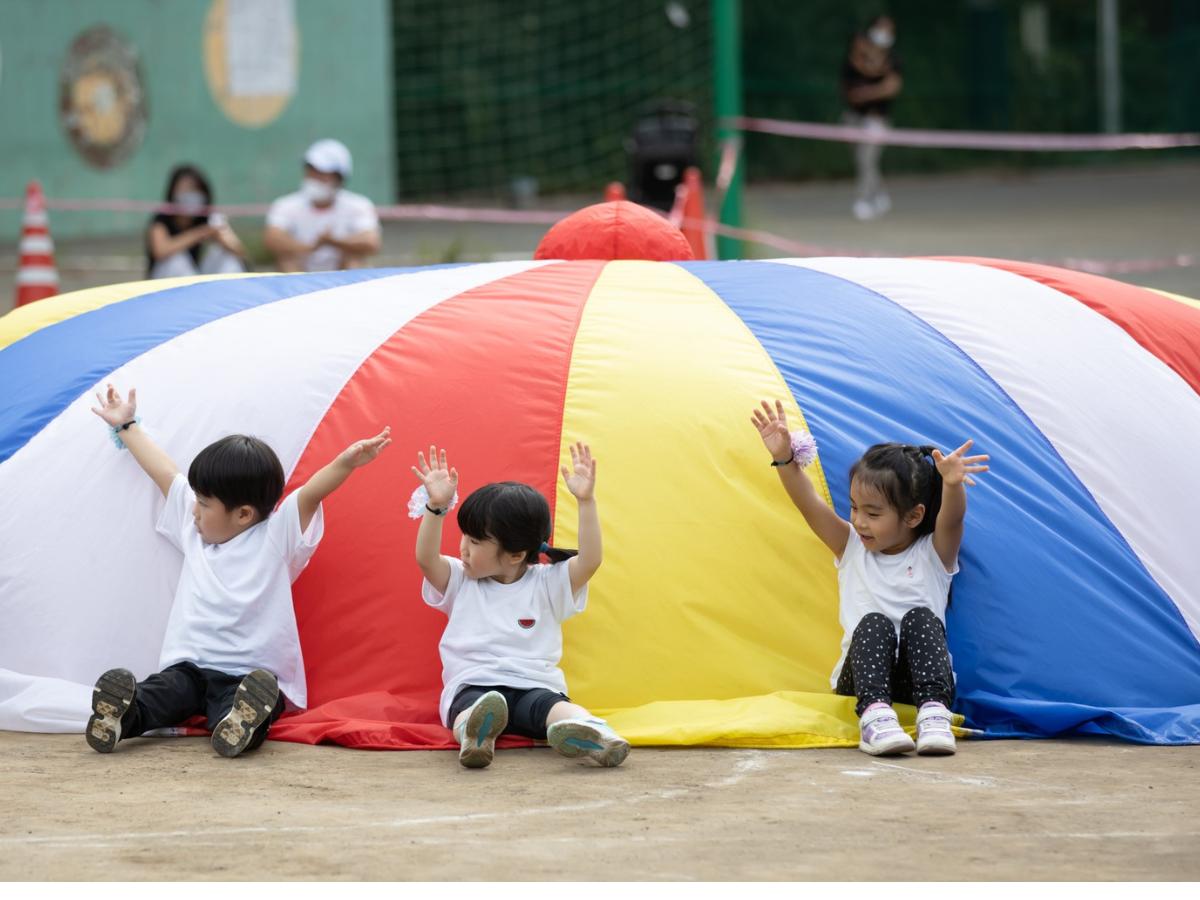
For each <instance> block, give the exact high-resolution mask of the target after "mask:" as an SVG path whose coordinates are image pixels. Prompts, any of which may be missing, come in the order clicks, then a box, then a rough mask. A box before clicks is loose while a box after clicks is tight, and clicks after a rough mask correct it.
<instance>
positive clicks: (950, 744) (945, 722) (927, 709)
mask: <svg viewBox="0 0 1200 900" xmlns="http://www.w3.org/2000/svg"><path fill="white" fill-rule="evenodd" d="M917 752H918V753H919V754H921V755H922V756H950V755H952V754H953V753H954V732H953V731H951V730H950V710H948V709H946V707H945V706H943V705H942V704H941V703H938V702H937V701H936V700H930V701H929V702H928V703H922V704H921V709H920V710H919V711H918V712H917Z"/></svg>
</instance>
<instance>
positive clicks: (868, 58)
mask: <svg viewBox="0 0 1200 900" xmlns="http://www.w3.org/2000/svg"><path fill="white" fill-rule="evenodd" d="M895 42H896V23H895V22H893V21H892V18H891V16H886V15H881V16H876V17H875V18H874V19H873V20H871V23H870V24H869V25H868V26H867V27H866V28H865V29H863V30H862V31H860V32H859V33H858V34H856V35H854V37H853V38H852V39H851V41H850V49H849V51H848V52H847V53H846V60H845V62H844V63H843V64H842V77H841V88H842V98H843V99H844V100H845V103H846V107H847V109H846V113H845V115H844V116H843V121H845V122H846V124H848V125H854V126H858V127H862V128H867V129H869V130H871V131H874V132H882V131H884V130H886V129H887V127H888V112H889V111H890V109H891V105H892V101H893V100H895V99H896V97H897V95H898V94H899V93H900V88H901V87H902V86H903V80H902V79H901V77H900V61H899V60H898V59H897V58H896V54H895V53H894V52H893V50H892V46H893V45H894V44H895ZM882 155H883V144H877V143H863V144H856V145H855V148H854V163H855V167H856V169H857V171H858V194H857V197H856V199H855V201H854V206H853V210H854V216H855V218H857V219H859V220H867V219H874V218H876V217H877V216H881V215H883V214H884V213H886V212H887V211H888V210H889V209H891V207H892V201H891V198H889V197H888V194H887V191H886V190H884V187H883V177H882V176H881V175H880V172H879V159H880V157H881V156H882Z"/></svg>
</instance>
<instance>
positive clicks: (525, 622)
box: [517, 619, 537, 628]
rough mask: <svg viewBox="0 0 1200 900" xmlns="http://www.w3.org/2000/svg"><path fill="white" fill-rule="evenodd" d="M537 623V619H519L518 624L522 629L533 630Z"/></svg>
mask: <svg viewBox="0 0 1200 900" xmlns="http://www.w3.org/2000/svg"><path fill="white" fill-rule="evenodd" d="M536 622H537V619H517V624H518V625H520V626H521V627H522V628H532V627H533V626H534V624H535V623H536Z"/></svg>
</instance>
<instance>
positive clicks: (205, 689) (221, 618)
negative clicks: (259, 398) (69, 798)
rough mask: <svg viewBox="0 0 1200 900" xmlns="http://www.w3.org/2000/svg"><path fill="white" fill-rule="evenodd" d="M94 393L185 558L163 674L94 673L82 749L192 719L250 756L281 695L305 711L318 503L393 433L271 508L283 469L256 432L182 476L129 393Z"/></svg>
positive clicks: (213, 451)
mask: <svg viewBox="0 0 1200 900" xmlns="http://www.w3.org/2000/svg"><path fill="white" fill-rule="evenodd" d="M96 399H97V400H99V401H100V407H99V408H95V407H93V409H92V412H94V413H95V414H96V415H98V416H99V417H100V418H102V419H103V420H104V421H105V422H107V423H108V424H109V425H110V426H111V427H112V430H113V435H114V436H115V437H116V438H117V440H118V441H119V442H120V443H121V444H123V445H124V446H125V447H127V448H128V449H129V452H130V453H131V454H132V455H133V458H134V459H135V460H136V461H137V463H138V465H140V466H141V467H142V469H143V470H144V471H145V472H146V474H147V475H149V476H150V478H151V479H152V480H153V481H154V483H155V485H157V487H158V489H159V490H160V491H162V493H163V496H164V497H165V498H166V505H165V506H164V507H163V510H162V512H161V513H160V514H159V517H158V523H157V525H156V530H157V531H158V533H159V534H161V535H163V536H164V537H166V538H167V539H168V540H169V541H170V542H171V543H172V544H174V545H175V547H176V548H177V549H178V550H179V551H180V552H182V553H183V570H182V572H181V573H180V576H179V584H178V586H177V587H176V589H175V602H174V605H173V606H172V607H171V614H170V617H169V619H168V621H167V630H166V634H165V636H164V638H163V645H162V651H161V654H160V658H159V665H160V666H161V667H162V671H161V672H158V673H157V674H154V675H151V676H149V677H148V678H146V679H145V680H144V681H136V680H135V678H134V676H133V674H132V673H131V672H130V671H128V670H127V669H110V670H108V671H107V672H105V673H104V674H103V675H101V676H100V678H99V680H98V681H97V682H96V687H95V688H94V690H93V692H92V717H91V719H89V720H88V724H87V732H86V736H87V742H88V744H89V745H90V746H91V747H92V748H93V749H94V750H96V751H98V752H100V753H111V752H112V751H113V750H114V749H116V746H117V742H118V741H120V740H122V739H124V738H131V737H136V736H137V735H140V734H144V733H146V732H147V731H151V730H153V729H156V728H163V727H168V726H172V725H179V724H181V723H183V722H185V721H186V720H187V719H189V718H191V717H192V716H194V715H198V714H199V715H204V716H205V717H206V721H207V727H208V728H209V729H211V731H212V746H213V749H214V750H216V751H217V753H219V754H220V755H221V756H226V757H233V756H237V755H239V754H241V753H244V752H245V751H247V750H253V749H255V748H256V747H258V746H259V745H261V744H262V742H263V741H264V740H266V737H267V729H268V728H269V727H270V725H271V723H272V722H274V721H275V719H277V718H278V717H279V715H280V714H281V713H282V712H283V709H284V695H286V697H287V698H288V699H290V700H291V701H292V702H293V703H294V704H295V705H297V706H301V707H303V706H304V705H305V704H306V703H307V690H306V685H305V680H304V662H303V660H302V658H301V655H300V639H299V635H298V633H297V631H296V617H295V613H294V611H293V608H292V590H291V585H292V582H293V581H295V580H296V578H297V577H299V575H300V572H301V570H302V569H303V568H304V567H305V565H307V563H308V560H309V557H311V556H312V554H313V552H314V551H315V550H316V548H317V543H318V542H319V541H320V540H321V536H322V533H323V531H324V517H323V515H322V511H321V501H322V500H324V499H325V498H326V497H327V496H329V494H331V493H332V492H333V491H334V490H335V489H336V488H337V487H338V486H339V485H340V484H341V483H342V482H343V481H345V480H346V479H347V478H348V477H349V476H350V474H351V473H352V472H353V471H354V470H355V469H356V468H358V467H359V466H363V465H366V464H367V463H369V462H370V461H371V460H373V459H374V458H375V457H376V456H378V455H379V452H380V451H381V450H383V448H384V447H386V446H387V445H388V444H389V443H391V438H390V437H389V436H388V434H389V431H388V429H387V428H385V429H384V430H383V431H382V432H381V433H380V434H378V435H376V436H375V437H373V438H370V439H368V440H363V441H357V442H355V443H354V444H351V445H350V447H349V448H347V449H346V450H345V451H343V452H342V453H341V454H339V455H338V457H337V458H336V459H334V460H333V462H331V463H330V464H329V465H327V466H325V468H323V469H321V470H320V471H319V472H317V473H316V474H315V475H313V477H312V478H310V479H309V480H308V481H307V482H306V483H305V484H304V486H303V487H301V488H300V489H299V490H297V491H293V492H292V493H291V494H289V495H288V496H287V497H286V498H284V501H283V503H282V504H281V505H280V507H279V509H278V510H275V504H276V503H278V502H279V498H280V496H281V495H282V494H283V487H284V474H283V466H282V465H281V464H280V462H279V458H278V457H277V456H276V455H275V452H274V451H273V450H272V449H271V448H270V447H268V446H267V445H266V444H265V443H263V442H262V441H260V440H259V439H258V438H253V437H247V436H246V435H240V434H235V435H230V436H229V437H226V438H222V439H221V440H219V441H217V442H216V443H214V444H210V445H209V446H207V447H205V448H204V449H203V450H201V451H200V453H199V454H198V455H197V456H196V458H195V459H194V460H193V461H192V465H191V467H190V468H189V469H188V474H187V477H186V478H184V476H183V475H182V474H181V473H180V471H179V469H178V467H176V465H175V463H174V462H172V461H171V458H170V457H169V456H168V455H167V454H166V453H165V452H164V451H163V450H162V448H160V447H159V446H158V445H157V444H156V443H155V442H154V441H153V440H152V439H151V438H150V436H149V435H148V434H147V433H146V432H145V431H143V430H142V428H141V426H140V425H139V424H138V422H139V419H138V418H137V416H136V411H137V392H136V389H131V390H130V391H129V399H128V400H123V399H122V398H121V395H120V394H119V393H118V392H117V390H116V388H114V387H113V386H112V385H111V384H110V385H109V386H108V394H107V396H106V397H101V396H100V395H99V394H97V395H96ZM273 510H274V512H272V511H273Z"/></svg>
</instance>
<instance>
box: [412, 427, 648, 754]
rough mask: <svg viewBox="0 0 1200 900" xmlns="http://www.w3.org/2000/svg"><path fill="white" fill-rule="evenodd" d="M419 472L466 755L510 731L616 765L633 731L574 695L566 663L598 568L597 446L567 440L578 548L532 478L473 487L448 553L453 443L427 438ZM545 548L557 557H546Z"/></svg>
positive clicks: (448, 692)
mask: <svg viewBox="0 0 1200 900" xmlns="http://www.w3.org/2000/svg"><path fill="white" fill-rule="evenodd" d="M413 473H414V474H415V475H416V476H417V478H419V479H420V480H421V483H422V485H423V486H424V488H425V491H426V492H427V498H424V499H427V501H428V502H426V503H425V504H424V508H423V510H419V511H418V513H417V514H418V515H421V527H420V530H419V531H418V532H417V565H418V566H420V568H421V572H422V574H424V576H425V581H424V584H423V585H422V588H421V595H422V597H423V598H424V600H425V602H426V603H428V604H429V605H430V606H432V607H433V608H434V609H440V610H441V611H442V612H444V613H446V615H447V616H449V619H450V621H449V622H448V623H447V625H446V631H445V632H444V634H443V635H442V641H441V644H440V650H441V656H442V680H443V682H444V683H445V689H444V690H443V691H442V698H441V704H440V713H441V717H442V723H443V724H444V725H446V727H448V728H451V729H452V730H453V732H454V737H455V739H456V740H457V741H458V743H459V754H458V760H459V762H460V763H462V764H463V765H464V766H466V767H468V768H472V769H478V768H483V767H484V766H487V765H488V764H490V763H491V761H492V757H493V755H494V752H495V745H496V738H497V737H499V736H500V735H501V734H503V733H509V734H518V735H523V736H524V737H529V738H534V739H535V740H545V741H546V742H548V743H549V744H550V746H551V747H553V748H554V749H555V750H557V751H558V752H559V753H561V754H562V755H563V756H570V757H578V756H583V757H587V758H589V759H592V760H594V761H595V762H597V763H599V764H600V765H602V766H619V765H620V764H621V762H622V761H623V760H624V759H625V757H626V756H627V755H628V753H629V743H628V741H626V740H625V739H624V738H622V737H620V736H619V735H618V734H616V732H614V731H613V730H612V729H611V728H609V727H608V724H607V723H606V722H605V721H604V720H603V719H598V718H596V717H595V716H593V715H592V714H591V713H589V712H588V711H587V710H586V709H584V708H583V707H582V706H579V705H577V704H575V703H572V702H571V699H570V698H569V697H568V696H567V694H566V690H567V684H566V679H565V678H564V677H563V673H562V670H561V669H559V668H558V662H559V659H560V658H561V657H562V627H561V624H562V622H563V621H564V620H566V619H569V618H570V617H571V616H573V615H575V614H576V613H580V612H583V608H584V605H585V604H586V603H587V583H588V579H590V578H591V577H592V576H593V575H594V574H595V573H596V570H597V569H599V568H600V560H601V545H600V518H599V515H598V513H597V511H596V499H595V494H594V492H595V486H596V463H595V460H593V459H592V453H591V450H590V448H589V447H588V446H587V445H586V444H576V445H575V446H573V447H571V468H570V469H568V468H567V467H566V466H563V467H562V476H563V480H564V481H565V482H566V485H567V489H568V490H569V491H570V492H571V493H572V494H573V495H574V496H575V498H576V500H578V501H579V550H578V552H576V551H573V550H560V549H556V548H554V547H550V546H548V545H547V543H546V542H547V541H548V540H549V539H550V505H549V504H548V503H547V502H546V498H545V497H543V496H542V495H541V494H540V493H538V492H537V491H536V490H534V489H533V488H532V487H530V486H529V485H527V484H520V483H518V482H514V481H505V482H499V483H497V484H488V485H485V486H484V487H481V488H479V490H477V491H475V492H473V493H472V494H471V495H470V496H468V497H467V499H466V500H465V501H464V502H463V505H462V507H461V508H460V509H459V511H458V527H459V529H460V530H461V531H462V541H461V543H460V545H459V548H460V549H459V552H460V554H461V559H456V558H454V557H449V556H442V555H441V552H440V547H441V543H442V521H443V517H444V516H445V514H446V512H447V511H448V510H449V508H450V507H451V506H452V505H453V500H454V497H455V488H456V487H457V485H458V472H457V471H456V470H454V469H451V468H448V467H447V465H446V451H445V450H443V451H441V453H440V454H439V453H438V451H437V448H436V447H430V448H429V461H428V462H426V460H425V456H424V454H421V453H418V454H417V465H416V466H414V467H413ZM417 491H418V493H417V495H414V496H415V497H418V498H419V495H420V488H418V489H417ZM419 499H420V498H419ZM540 554H545V555H546V556H547V557H548V558H549V559H550V564H549V565H545V564H539V563H538V556H539V555H540Z"/></svg>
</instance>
